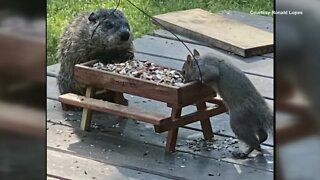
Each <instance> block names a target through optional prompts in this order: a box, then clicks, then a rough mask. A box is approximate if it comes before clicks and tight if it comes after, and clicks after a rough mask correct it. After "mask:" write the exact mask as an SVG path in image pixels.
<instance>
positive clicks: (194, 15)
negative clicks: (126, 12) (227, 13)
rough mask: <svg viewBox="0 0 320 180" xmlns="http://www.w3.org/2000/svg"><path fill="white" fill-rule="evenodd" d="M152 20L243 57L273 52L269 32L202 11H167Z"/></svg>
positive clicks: (271, 34)
mask: <svg viewBox="0 0 320 180" xmlns="http://www.w3.org/2000/svg"><path fill="white" fill-rule="evenodd" d="M154 18H155V19H156V20H157V21H158V22H160V23H161V24H162V25H163V26H164V27H166V28H167V29H170V30H171V31H175V32H177V33H179V34H182V35H184V36H187V37H192V38H194V39H197V40H201V41H203V42H206V43H208V44H211V45H212V46H215V47H219V48H221V49H225V50H228V51H230V52H234V53H235V54H238V55H241V56H243V57H248V56H253V55H260V54H265V53H270V52H273V33H270V32H267V31H263V30H260V29H258V28H255V27H253V26H248V25H246V24H244V23H239V22H238V21H235V20H232V19H230V18H226V17H224V16H221V15H219V14H216V13H210V12H208V11H205V10H203V9H199V8H196V9H189V10H183V11H176V12H169V13H165V14H160V15H156V16H154ZM252 34H254V36H252Z"/></svg>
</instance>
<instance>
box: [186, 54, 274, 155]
mask: <svg viewBox="0 0 320 180" xmlns="http://www.w3.org/2000/svg"><path fill="white" fill-rule="evenodd" d="M194 58H196V60H197V62H198V65H199V67H198V65H197V63H196V62H195V60H194ZM194 58H193V57H191V55H188V56H187V61H186V62H185V63H184V64H183V67H182V75H183V76H184V78H185V82H186V83H187V82H191V81H195V80H199V79H200V73H199V69H200V71H201V75H202V83H203V84H205V85H207V86H210V87H211V88H212V89H214V90H215V91H216V92H217V93H218V94H219V95H220V96H221V98H222V99H223V102H224V104H225V105H226V107H227V109H228V110H229V113H230V125H231V129H232V131H233V132H234V133H235V135H236V136H237V138H238V139H239V140H240V141H243V142H244V143H246V144H247V145H248V146H249V148H248V149H247V150H246V151H244V152H241V151H234V152H232V155H233V156H234V157H236V158H247V157H248V155H249V154H250V153H251V152H252V151H253V150H257V151H259V152H261V150H262V149H261V146H260V144H261V143H263V142H264V141H266V140H267V138H268V133H270V134H271V133H273V113H272V111H271V109H270V108H269V107H268V105H267V103H266V101H265V100H264V98H263V97H262V96H261V95H260V94H259V92H258V91H257V90H256V88H255V87H254V86H253V84H252V83H251V81H250V80H249V79H248V78H247V77H246V75H245V74H244V73H243V72H242V71H241V70H240V69H238V68H237V67H235V66H234V65H232V64H231V63H230V62H227V61H225V60H222V59H220V58H218V57H215V56H214V55H211V54H206V55H201V56H200V54H199V52H198V51H197V50H194Z"/></svg>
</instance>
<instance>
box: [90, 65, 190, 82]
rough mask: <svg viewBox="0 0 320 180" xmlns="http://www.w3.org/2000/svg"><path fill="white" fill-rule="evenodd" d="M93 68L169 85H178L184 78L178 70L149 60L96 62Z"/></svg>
mask: <svg viewBox="0 0 320 180" xmlns="http://www.w3.org/2000/svg"><path fill="white" fill-rule="evenodd" d="M93 68H96V69H101V70H106V71H109V72H113V73H118V74H121V75H127V76H130V77H135V78H140V79H144V80H150V81H153V82H156V83H163V84H167V85H171V86H179V85H182V84H183V82H184V78H183V76H182V75H181V73H180V72H179V71H177V70H173V69H169V68H164V67H161V66H158V65H155V64H154V63H152V62H150V61H141V60H130V61H127V62H124V63H116V64H103V63H101V62H97V63H95V64H94V65H93Z"/></svg>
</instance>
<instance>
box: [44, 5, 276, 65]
mask: <svg viewBox="0 0 320 180" xmlns="http://www.w3.org/2000/svg"><path fill="white" fill-rule="evenodd" d="M47 2H48V6H47V8H48V11H47V57H48V58H47V64H48V65H51V64H55V63H57V62H58V61H57V60H56V59H55V53H56V47H57V43H58V40H59V37H60V36H61V34H62V32H63V29H64V27H65V26H67V24H68V22H69V20H70V19H71V18H72V17H74V16H75V14H77V13H78V12H81V11H94V10H95V9H97V8H112V7H115V6H116V4H117V1H116V0H113V1H111V0H68V1H65V0H48V1H47ZM132 2H134V3H135V4H136V5H137V6H138V7H140V8H142V9H143V10H144V11H146V12H147V13H148V14H150V15H157V14H162V13H166V12H171V11H177V10H186V9H192V8H202V9H205V10H208V11H210V12H217V11H222V10H238V11H244V12H250V11H260V10H264V11H271V10H272V9H273V0H132ZM119 9H120V10H122V11H123V12H124V13H125V15H126V16H127V18H128V19H129V22H130V25H131V26H132V29H133V32H134V35H135V37H136V38H137V37H140V36H141V35H143V34H146V33H148V32H152V31H153V30H155V29H156V28H158V27H157V26H155V25H153V24H152V23H151V21H150V20H149V19H148V18H147V17H146V16H144V15H143V14H142V13H140V12H139V11H138V10H137V9H135V8H134V7H133V6H131V5H130V4H129V3H128V2H127V1H126V0H122V2H121V4H120V7H119Z"/></svg>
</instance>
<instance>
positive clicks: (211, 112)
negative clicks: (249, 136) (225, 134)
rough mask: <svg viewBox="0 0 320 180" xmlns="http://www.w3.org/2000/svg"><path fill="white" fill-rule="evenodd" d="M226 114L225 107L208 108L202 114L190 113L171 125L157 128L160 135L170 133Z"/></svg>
mask: <svg viewBox="0 0 320 180" xmlns="http://www.w3.org/2000/svg"><path fill="white" fill-rule="evenodd" d="M224 112H226V109H225V108H223V107H219V108H213V107H210V108H206V109H204V110H201V111H200V112H193V113H190V114H188V115H184V116H182V117H179V118H176V120H175V121H173V122H170V123H167V124H165V123H164V125H163V126H161V127H156V132H158V133H161V132H165V131H168V130H170V129H172V128H178V127H181V126H183V125H186V124H190V123H193V122H196V121H199V119H204V120H205V121H206V119H207V118H208V117H212V116H215V115H218V114H222V113H224ZM210 127H211V125H210Z"/></svg>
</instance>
